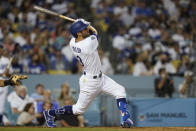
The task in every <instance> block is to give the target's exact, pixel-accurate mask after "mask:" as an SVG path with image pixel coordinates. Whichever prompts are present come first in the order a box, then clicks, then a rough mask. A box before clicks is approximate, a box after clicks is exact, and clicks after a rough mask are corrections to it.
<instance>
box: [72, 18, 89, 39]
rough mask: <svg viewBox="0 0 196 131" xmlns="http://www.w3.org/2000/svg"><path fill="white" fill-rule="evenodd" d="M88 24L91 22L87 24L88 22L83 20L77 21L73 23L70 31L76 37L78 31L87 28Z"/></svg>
mask: <svg viewBox="0 0 196 131" xmlns="http://www.w3.org/2000/svg"><path fill="white" fill-rule="evenodd" d="M88 26H89V24H87V23H84V22H82V21H76V22H74V23H73V24H72V25H71V27H70V28H69V31H70V32H71V34H72V35H73V36H74V37H75V38H76V37H77V33H78V32H80V31H82V30H84V29H86V28H87V27H88Z"/></svg>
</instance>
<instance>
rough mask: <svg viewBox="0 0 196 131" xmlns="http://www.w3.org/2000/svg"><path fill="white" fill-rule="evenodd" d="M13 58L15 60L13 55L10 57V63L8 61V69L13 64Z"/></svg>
mask: <svg viewBox="0 0 196 131" xmlns="http://www.w3.org/2000/svg"><path fill="white" fill-rule="evenodd" d="M12 60H13V57H11V58H10V60H9V63H8V65H7V69H9V68H10V66H11V64H12Z"/></svg>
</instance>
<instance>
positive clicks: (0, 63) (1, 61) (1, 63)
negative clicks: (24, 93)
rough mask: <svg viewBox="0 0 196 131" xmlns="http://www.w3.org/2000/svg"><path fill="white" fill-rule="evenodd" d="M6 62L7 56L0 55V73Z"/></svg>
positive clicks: (7, 60)
mask: <svg viewBox="0 0 196 131" xmlns="http://www.w3.org/2000/svg"><path fill="white" fill-rule="evenodd" d="M8 63H9V59H8V58H6V57H4V56H2V57H0V74H2V73H3V72H4V71H5V69H6V67H7V66H8ZM0 78H1V77H0ZM1 79H2V78H1Z"/></svg>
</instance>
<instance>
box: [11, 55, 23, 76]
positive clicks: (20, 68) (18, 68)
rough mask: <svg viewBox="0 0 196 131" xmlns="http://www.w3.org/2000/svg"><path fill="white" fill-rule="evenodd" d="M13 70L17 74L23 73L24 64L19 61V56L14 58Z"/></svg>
mask: <svg viewBox="0 0 196 131" xmlns="http://www.w3.org/2000/svg"><path fill="white" fill-rule="evenodd" d="M11 68H12V71H13V72H14V73H16V74H22V73H23V65H22V64H21V63H19V58H18V57H14V58H13V60H12V67H11Z"/></svg>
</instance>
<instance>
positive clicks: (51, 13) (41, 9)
mask: <svg viewBox="0 0 196 131" xmlns="http://www.w3.org/2000/svg"><path fill="white" fill-rule="evenodd" d="M33 8H34V9H35V10H37V11H40V12H43V13H46V14H50V15H54V16H58V17H60V18H62V19H65V20H68V21H71V22H75V21H76V20H75V19H72V18H70V17H67V16H64V15H61V14H59V13H57V12H54V11H51V10H48V9H46V8H43V7H40V6H37V5H35V6H34V7H33Z"/></svg>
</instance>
